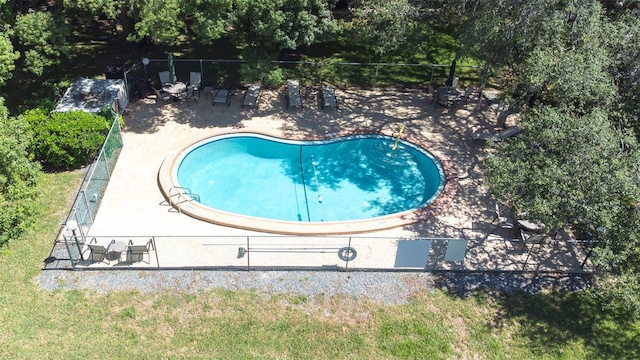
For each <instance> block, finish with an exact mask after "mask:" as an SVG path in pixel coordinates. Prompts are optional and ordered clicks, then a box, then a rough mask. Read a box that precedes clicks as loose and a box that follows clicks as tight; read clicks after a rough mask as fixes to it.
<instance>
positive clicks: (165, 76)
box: [158, 71, 171, 85]
mask: <svg viewBox="0 0 640 360" xmlns="http://www.w3.org/2000/svg"><path fill="white" fill-rule="evenodd" d="M158 77H159V78H160V85H164V84H169V83H171V81H169V72H168V71H160V72H159V73H158Z"/></svg>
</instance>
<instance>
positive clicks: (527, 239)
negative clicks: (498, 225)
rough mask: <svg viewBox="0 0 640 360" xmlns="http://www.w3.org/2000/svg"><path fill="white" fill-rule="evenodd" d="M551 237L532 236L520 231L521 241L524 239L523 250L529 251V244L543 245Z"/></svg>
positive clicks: (544, 235) (543, 235)
mask: <svg viewBox="0 0 640 360" xmlns="http://www.w3.org/2000/svg"><path fill="white" fill-rule="evenodd" d="M548 237H549V235H547V234H531V233H527V232H525V231H523V230H520V239H522V249H523V250H526V249H527V244H531V245H542V244H543V243H544V242H545V240H546V239H547V238H548Z"/></svg>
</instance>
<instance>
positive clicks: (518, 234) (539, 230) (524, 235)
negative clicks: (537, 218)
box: [493, 204, 555, 252]
mask: <svg viewBox="0 0 640 360" xmlns="http://www.w3.org/2000/svg"><path fill="white" fill-rule="evenodd" d="M514 220H515V221H514ZM496 221H497V225H496V227H495V228H494V231H495V230H496V229H498V228H500V229H506V230H507V231H508V232H509V234H508V236H507V237H506V238H508V239H511V241H512V242H514V243H520V244H522V250H523V251H526V250H527V245H528V244H532V245H533V244H537V245H541V244H543V243H544V242H545V241H546V240H547V239H550V238H553V237H554V236H555V232H554V233H553V234H548V233H545V229H546V227H545V225H544V224H537V223H534V222H531V221H528V220H525V219H512V218H511V217H510V216H504V215H503V214H502V213H501V212H500V206H499V205H498V204H496V213H495V217H494V218H493V222H494V223H495V222H496ZM530 251H531V250H529V252H530Z"/></svg>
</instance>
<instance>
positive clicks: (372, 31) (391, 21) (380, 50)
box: [345, 0, 425, 57]
mask: <svg viewBox="0 0 640 360" xmlns="http://www.w3.org/2000/svg"><path fill="white" fill-rule="evenodd" d="M420 10H421V9H420V8H419V7H418V6H417V5H414V4H413V3H410V2H409V1H408V0H375V1H362V0H359V1H355V2H354V3H353V4H352V15H353V16H352V19H351V21H349V22H348V23H347V24H346V25H345V26H346V28H347V29H348V30H347V32H348V33H350V34H351V38H352V39H353V41H354V42H355V43H356V44H358V45H359V46H362V47H364V48H369V49H371V50H372V51H373V53H374V54H375V55H376V56H378V57H379V56H382V55H385V54H393V53H395V52H397V51H399V50H402V49H405V48H406V47H407V46H408V44H410V48H413V49H415V48H416V46H417V45H418V44H416V40H417V39H416V33H418V32H420V31H423V30H424V27H425V23H424V22H422V23H421V22H420V20H421V11H420Z"/></svg>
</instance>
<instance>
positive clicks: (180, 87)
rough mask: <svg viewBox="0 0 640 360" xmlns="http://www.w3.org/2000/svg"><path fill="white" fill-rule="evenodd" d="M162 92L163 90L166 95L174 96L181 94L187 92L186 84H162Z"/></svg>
mask: <svg viewBox="0 0 640 360" xmlns="http://www.w3.org/2000/svg"><path fill="white" fill-rule="evenodd" d="M162 90H164V91H165V92H166V93H169V94H171V95H173V96H176V95H178V94H180V93H182V92H185V91H187V84H185V83H183V82H180V81H178V82H175V83H167V84H164V86H163V87H162Z"/></svg>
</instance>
